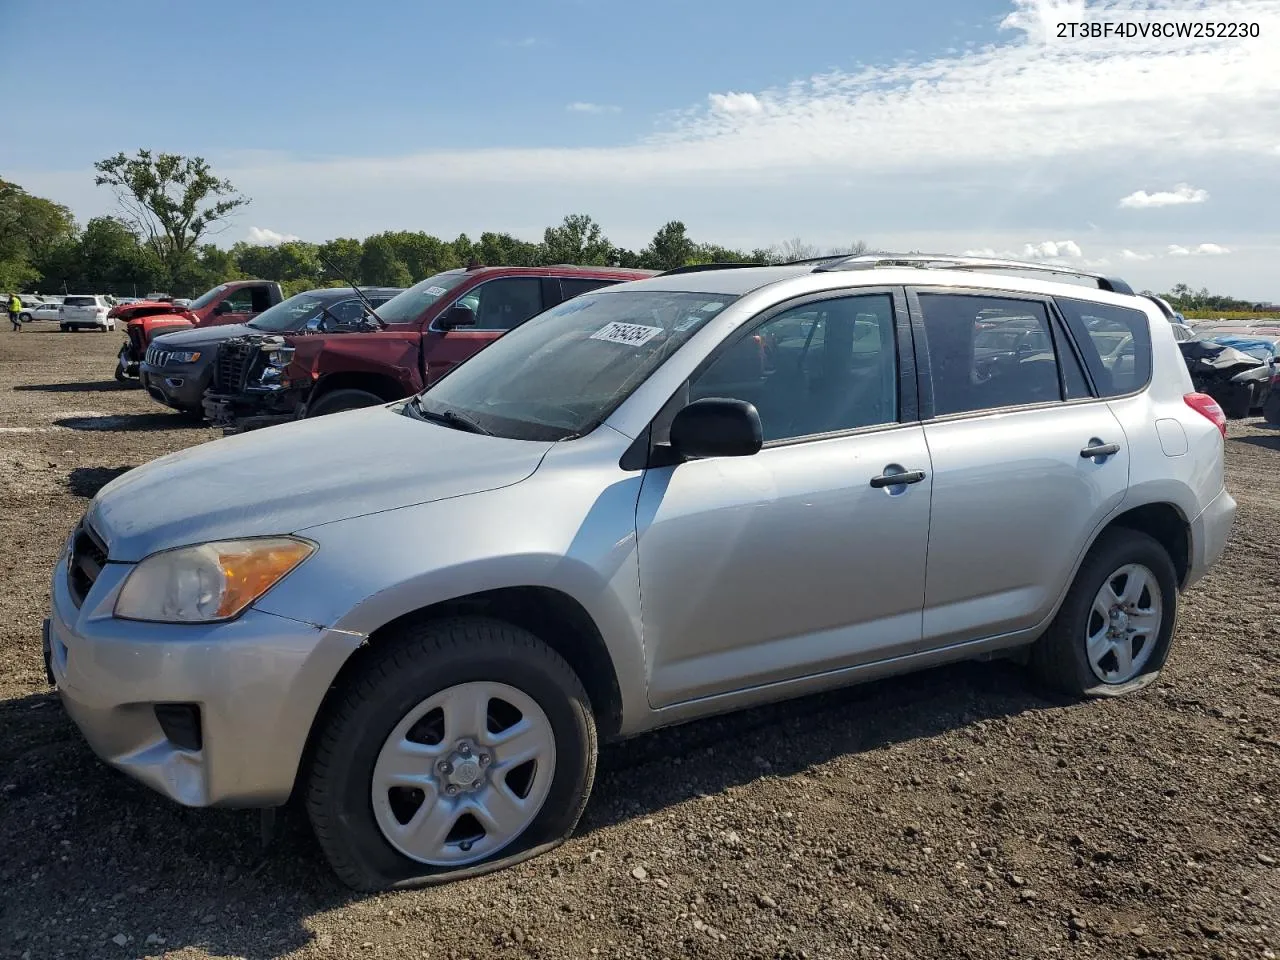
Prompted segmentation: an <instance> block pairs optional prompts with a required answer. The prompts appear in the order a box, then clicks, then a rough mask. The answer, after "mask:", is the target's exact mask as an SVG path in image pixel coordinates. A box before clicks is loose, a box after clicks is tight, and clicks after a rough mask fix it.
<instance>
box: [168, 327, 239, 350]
mask: <svg viewBox="0 0 1280 960" xmlns="http://www.w3.org/2000/svg"><path fill="white" fill-rule="evenodd" d="M256 332H258V331H256V330H253V329H252V328H251V327H250V326H249V325H248V324H246V323H228V324H226V325H225V326H221V327H196V328H194V329H192V330H179V331H177V332H176V333H166V334H164V335H162V336H159V337H156V338H155V339H154V340H152V341H151V342H152V343H154V344H156V345H157V346H159V347H163V348H164V349H165V350H179V349H181V348H183V347H202V346H204V345H205V344H213V343H221V342H222V341H223V340H230V339H231V338H232V337H239V336H243V335H244V334H246V333H256Z"/></svg>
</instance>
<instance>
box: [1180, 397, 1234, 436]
mask: <svg viewBox="0 0 1280 960" xmlns="http://www.w3.org/2000/svg"><path fill="white" fill-rule="evenodd" d="M1182 399H1183V400H1185V401H1186V404H1187V406H1188V407H1190V408H1191V409H1192V410H1194V411H1195V412H1196V413H1198V414H1200V415H1201V416H1202V417H1205V418H1206V419H1208V420H1209V421H1210V422H1211V423H1212V424H1213V425H1214V426H1215V427H1217V428H1218V432H1219V433H1221V434H1222V435H1223V436H1224V437H1225V436H1226V435H1227V415H1226V414H1225V413H1223V412H1222V408H1221V407H1220V406H1218V401H1217V400H1215V399H1213V397H1211V396H1209V395H1208V394H1207V393H1188V394H1185V395H1184V396H1183V398H1182Z"/></svg>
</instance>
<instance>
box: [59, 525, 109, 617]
mask: <svg viewBox="0 0 1280 960" xmlns="http://www.w3.org/2000/svg"><path fill="white" fill-rule="evenodd" d="M106 562H107V547H106V544H104V543H103V542H102V538H101V537H99V536H98V535H97V534H96V533H94V532H93V528H92V527H90V526H89V524H87V523H85V522H83V521H81V523H80V526H78V527H77V528H76V532H75V534H74V536H73V537H72V540H71V563H70V565H69V569H68V570H67V583H68V585H69V586H70V588H71V599H72V600H74V601H75V604H76V606H77V607H78V606H80V604H82V603H84V598H85V597H86V596H88V595H89V589H90V588H91V587H92V586H93V585H94V583H95V582H96V581H97V579H98V575H99V574H101V573H102V568H103V566H104V565H105V564H106Z"/></svg>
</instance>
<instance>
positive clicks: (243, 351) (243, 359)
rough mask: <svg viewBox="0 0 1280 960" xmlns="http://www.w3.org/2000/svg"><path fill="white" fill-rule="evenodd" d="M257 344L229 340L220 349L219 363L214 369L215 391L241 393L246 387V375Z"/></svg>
mask: <svg viewBox="0 0 1280 960" xmlns="http://www.w3.org/2000/svg"><path fill="white" fill-rule="evenodd" d="M257 352H258V347H257V345H256V344H248V343H236V341H234V340H227V341H226V342H224V343H223V344H222V345H221V346H220V347H219V348H218V362H217V363H216V364H215V365H214V368H213V389H214V391H216V392H217V393H239V392H240V390H241V389H242V388H243V387H244V378H245V374H246V373H247V372H248V370H249V365H250V362H251V361H252V360H253V356H254V354H256V353H257Z"/></svg>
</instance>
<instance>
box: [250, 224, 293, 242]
mask: <svg viewBox="0 0 1280 960" xmlns="http://www.w3.org/2000/svg"><path fill="white" fill-rule="evenodd" d="M245 239H246V240H248V241H249V242H250V243H256V244H261V245H263V246H268V247H274V246H275V245H276V244H278V243H289V242H291V241H293V240H299V239H301V238H300V237H297V236H294V235H293V234H292V233H277V232H276V231H275V230H268V229H267V228H266V227H250V228H249V235H248V236H247V237H246V238H245Z"/></svg>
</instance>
